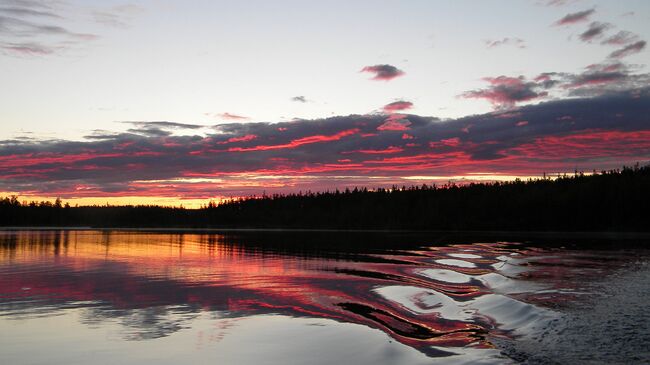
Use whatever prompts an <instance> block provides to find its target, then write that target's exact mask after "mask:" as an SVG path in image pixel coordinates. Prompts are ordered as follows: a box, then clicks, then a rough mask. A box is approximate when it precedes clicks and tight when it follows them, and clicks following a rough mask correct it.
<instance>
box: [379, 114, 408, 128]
mask: <svg viewBox="0 0 650 365" xmlns="http://www.w3.org/2000/svg"><path fill="white" fill-rule="evenodd" d="M410 125H411V122H410V121H409V120H408V119H405V118H404V116H402V115H400V114H393V115H391V116H389V117H388V118H386V121H385V122H384V124H382V125H380V126H379V127H377V130H378V131H407V130H409V129H411V128H409V126H410Z"/></svg>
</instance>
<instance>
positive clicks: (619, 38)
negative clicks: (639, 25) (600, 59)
mask: <svg viewBox="0 0 650 365" xmlns="http://www.w3.org/2000/svg"><path fill="white" fill-rule="evenodd" d="M638 39H639V36H638V35H636V34H634V33H632V32H628V31H625V30H622V31H620V32H618V33H616V34H614V35H612V36H610V37H608V38H607V39H605V40H603V41H602V42H601V44H609V45H613V46H622V45H625V44H629V43H632V42H634V41H636V40H638Z"/></svg>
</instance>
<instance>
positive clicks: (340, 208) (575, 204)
mask: <svg viewBox="0 0 650 365" xmlns="http://www.w3.org/2000/svg"><path fill="white" fill-rule="evenodd" d="M649 212H650V166H642V167H639V166H638V165H637V166H634V167H624V168H623V169H617V170H610V171H602V172H598V173H595V172H594V173H589V174H584V173H578V172H576V173H575V174H571V175H562V176H558V177H554V178H549V177H544V178H539V179H530V180H526V181H522V180H515V181H509V182H491V183H471V184H465V185H457V184H451V183H450V184H445V185H442V186H436V185H422V186H411V187H397V186H393V187H391V188H385V189H384V188H382V189H373V190H371V189H367V188H353V189H345V190H343V191H339V190H335V191H328V192H305V193H296V194H287V195H271V196H252V197H247V198H239V199H231V200H227V201H223V202H220V203H218V204H217V203H214V202H206V204H205V206H203V207H201V208H200V209H185V208H182V207H161V206H150V205H137V206H110V205H105V206H75V207H72V206H70V205H68V204H65V203H63V202H62V201H61V200H60V199H57V200H56V202H20V201H19V199H18V197H16V196H10V197H4V198H0V226H3V227H27V226H29V227H96V228H117V227H123V228H135V227H137V228H261V229H263V228H283V229H343V230H360V229H373V230H374V229H377V230H477V231H496V230H505V231H532V230H535V231H637V232H639V231H650V224H649V223H648V222H650V213H649Z"/></svg>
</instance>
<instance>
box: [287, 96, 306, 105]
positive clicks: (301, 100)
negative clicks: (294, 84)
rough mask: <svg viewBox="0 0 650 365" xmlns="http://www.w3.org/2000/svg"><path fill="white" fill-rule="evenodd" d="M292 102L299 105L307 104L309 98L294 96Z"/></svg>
mask: <svg viewBox="0 0 650 365" xmlns="http://www.w3.org/2000/svg"><path fill="white" fill-rule="evenodd" d="M291 101H295V102H298V103H306V102H307V98H306V97H304V96H302V95H301V96H294V97H292V98H291Z"/></svg>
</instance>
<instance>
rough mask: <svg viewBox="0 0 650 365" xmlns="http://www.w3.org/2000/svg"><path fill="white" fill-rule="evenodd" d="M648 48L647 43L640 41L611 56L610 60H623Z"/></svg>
mask: <svg viewBox="0 0 650 365" xmlns="http://www.w3.org/2000/svg"><path fill="white" fill-rule="evenodd" d="M645 46H646V41H638V42H635V43H632V44H629V45H627V46H625V47H623V48H621V49H618V50H616V51H614V52H612V53H610V54H609V56H608V57H609V58H623V57H627V56H629V55H632V54H635V53H639V52H641V51H642V50H643V49H644V48H645Z"/></svg>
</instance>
